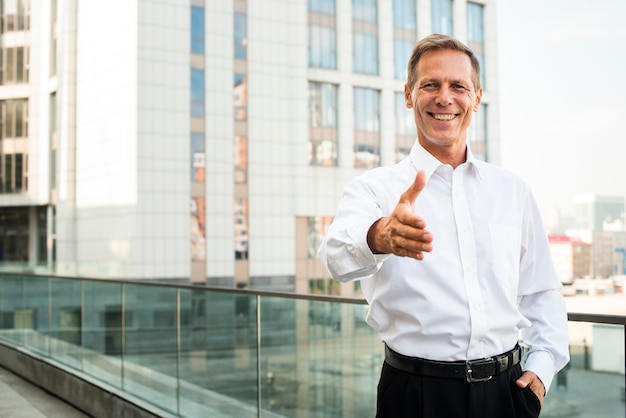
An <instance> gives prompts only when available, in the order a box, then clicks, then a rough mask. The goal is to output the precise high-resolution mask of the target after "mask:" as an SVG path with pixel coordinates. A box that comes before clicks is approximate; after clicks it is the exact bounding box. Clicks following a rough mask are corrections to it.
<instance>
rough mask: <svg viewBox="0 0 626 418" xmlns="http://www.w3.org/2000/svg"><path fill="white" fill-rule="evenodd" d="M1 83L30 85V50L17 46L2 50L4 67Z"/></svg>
mask: <svg viewBox="0 0 626 418" xmlns="http://www.w3.org/2000/svg"><path fill="white" fill-rule="evenodd" d="M0 71H2V72H1V74H0V83H1V84H3V85H6V84H21V83H28V72H29V48H28V47H27V46H16V47H9V48H2V67H1V70H0Z"/></svg>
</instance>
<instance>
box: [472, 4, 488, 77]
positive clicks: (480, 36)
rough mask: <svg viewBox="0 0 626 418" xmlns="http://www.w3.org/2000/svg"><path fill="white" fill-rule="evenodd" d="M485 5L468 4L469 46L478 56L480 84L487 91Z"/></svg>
mask: <svg viewBox="0 0 626 418" xmlns="http://www.w3.org/2000/svg"><path fill="white" fill-rule="evenodd" d="M483 8H484V7H483V5H482V4H476V3H467V41H468V43H467V46H469V47H470V48H471V49H472V50H473V51H474V54H475V55H476V58H477V59H478V62H479V63H480V83H481V87H482V88H483V89H485V80H486V77H485V29H484V17H483Z"/></svg>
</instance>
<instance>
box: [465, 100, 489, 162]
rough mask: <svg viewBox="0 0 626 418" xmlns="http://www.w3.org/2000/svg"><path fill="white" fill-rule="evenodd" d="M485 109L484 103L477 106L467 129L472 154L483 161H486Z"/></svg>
mask: <svg viewBox="0 0 626 418" xmlns="http://www.w3.org/2000/svg"><path fill="white" fill-rule="evenodd" d="M487 109H488V107H487V105H486V104H481V105H480V106H479V108H478V112H476V113H474V115H473V117H472V123H471V124H470V126H469V129H468V131H467V139H468V142H469V144H470V147H471V149H472V152H473V153H474V156H475V157H476V158H478V159H479V160H483V161H487V139H488V138H487Z"/></svg>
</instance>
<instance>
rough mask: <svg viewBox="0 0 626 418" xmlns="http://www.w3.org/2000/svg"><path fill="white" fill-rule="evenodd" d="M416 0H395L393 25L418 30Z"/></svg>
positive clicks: (398, 27)
mask: <svg viewBox="0 0 626 418" xmlns="http://www.w3.org/2000/svg"><path fill="white" fill-rule="evenodd" d="M416 21H417V13H416V10H415V0H393V27H394V28H397V29H410V30H416V29H417V25H416V23H415V22H416Z"/></svg>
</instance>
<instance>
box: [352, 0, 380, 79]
mask: <svg viewBox="0 0 626 418" xmlns="http://www.w3.org/2000/svg"><path fill="white" fill-rule="evenodd" d="M377 19H378V11H377V9H376V0H352V28H353V33H352V70H353V71H354V72H355V73H359V74H371V75H377V74H378V24H377Z"/></svg>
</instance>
